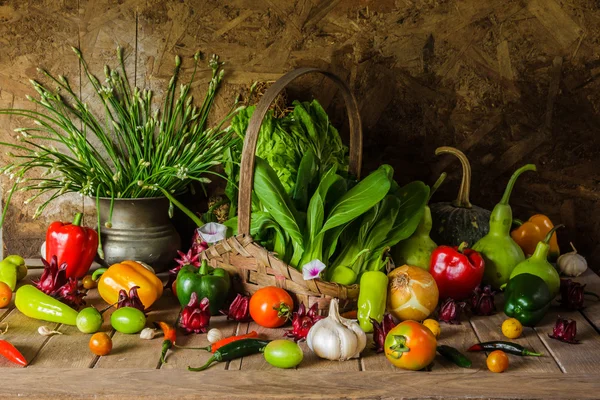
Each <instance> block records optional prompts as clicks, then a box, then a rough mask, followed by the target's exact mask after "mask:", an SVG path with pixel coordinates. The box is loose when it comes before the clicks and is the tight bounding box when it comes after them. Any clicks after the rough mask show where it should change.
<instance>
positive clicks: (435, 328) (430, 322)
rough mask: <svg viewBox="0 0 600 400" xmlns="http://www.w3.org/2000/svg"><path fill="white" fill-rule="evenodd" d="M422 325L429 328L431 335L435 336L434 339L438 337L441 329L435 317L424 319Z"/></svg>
mask: <svg viewBox="0 0 600 400" xmlns="http://www.w3.org/2000/svg"><path fill="white" fill-rule="evenodd" d="M423 325H425V326H426V327H427V328H429V330H430V331H431V333H433V336H435V337H436V339H437V338H439V337H440V334H441V333H442V329H441V328H440V323H439V322H437V321H436V320H435V319H431V318H430V319H426V320H425V321H423Z"/></svg>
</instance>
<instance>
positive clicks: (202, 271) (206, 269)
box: [198, 260, 210, 275]
mask: <svg viewBox="0 0 600 400" xmlns="http://www.w3.org/2000/svg"><path fill="white" fill-rule="evenodd" d="M209 268H210V267H209V266H208V262H207V261H206V260H202V264H200V268H199V269H198V274H199V275H208V274H209V273H210V269H209Z"/></svg>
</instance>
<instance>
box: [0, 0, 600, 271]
mask: <svg viewBox="0 0 600 400" xmlns="http://www.w3.org/2000/svg"><path fill="white" fill-rule="evenodd" d="M599 31H600V2H598V1H597V0H396V1H394V0H376V1H375V0H373V1H366V0H360V1H358V0H357V1H343V0H332V1H317V0H294V1H292V0H233V1H216V0H209V1H183V0H182V1H155V0H148V1H140V0H120V1H107V0H96V1H86V0H79V1H75V0H63V1H51V0H45V1H44V0H22V1H16V0H8V1H0V107H12V106H15V107H30V104H29V103H28V102H27V101H26V100H25V95H27V94H30V95H34V94H35V93H34V91H33V89H32V88H31V87H30V85H29V82H28V79H29V78H36V79H39V78H40V76H39V74H38V73H37V72H36V67H37V66H43V67H44V68H46V69H48V70H50V71H52V72H54V73H61V74H64V75H66V76H68V77H69V78H70V80H71V82H72V83H73V84H74V86H76V87H81V89H80V90H81V94H82V95H83V96H84V97H87V96H90V95H91V91H90V88H89V87H88V86H87V85H86V82H85V80H81V79H80V78H81V71H80V68H79V65H78V62H77V59H76V57H75V55H74V54H73V53H72V52H71V49H70V46H77V47H80V48H81V50H82V52H83V53H84V56H85V57H86V59H87V60H88V62H89V63H90V65H91V67H92V69H93V70H94V71H95V72H96V73H97V74H98V75H102V67H103V65H104V64H105V63H108V64H109V65H115V64H116V63H115V61H116V60H115V53H114V50H115V47H116V45H117V44H118V45H120V46H121V47H123V48H124V49H125V52H126V56H127V61H126V62H127V65H128V68H129V72H130V76H131V77H133V79H134V80H135V83H136V84H137V86H139V87H149V88H152V89H154V90H155V91H156V93H157V94H158V95H160V93H162V90H163V88H164V87H165V86H166V84H167V81H168V79H169V78H170V74H171V71H172V67H173V57H174V56H175V54H179V55H181V56H183V57H184V67H190V65H191V62H190V60H191V57H192V55H193V54H194V52H195V51H196V50H198V49H199V50H201V51H202V52H204V53H206V54H207V55H208V54H211V53H217V54H219V55H220V56H221V58H222V60H223V61H225V62H226V63H227V64H226V69H227V76H226V84H225V85H224V90H223V91H222V92H221V95H220V97H219V101H218V102H217V104H216V114H222V113H223V112H224V111H225V109H226V108H227V107H228V106H229V104H231V100H232V99H233V98H234V97H235V95H236V94H237V93H240V92H243V91H244V90H246V89H247V88H248V86H249V85H250V84H251V83H252V82H254V81H273V80H275V79H277V77H279V76H280V75H281V74H282V73H284V72H286V71H288V70H290V69H292V68H294V67H298V66H318V67H322V68H325V69H328V70H331V71H333V72H335V73H337V74H339V75H341V76H342V77H344V78H345V79H346V80H347V81H348V82H349V83H350V85H351V87H352V88H353V90H354V91H355V93H356V95H357V97H358V99H359V103H360V105H361V110H362V117H363V123H364V128H365V134H366V139H365V157H364V160H365V168H366V169H367V170H371V169H373V168H375V167H376V166H377V165H378V164H380V163H384V162H386V163H390V164H391V165H393V166H394V168H395V169H396V179H397V180H399V181H401V182H405V181H409V180H413V179H422V180H425V181H426V182H432V181H433V180H434V179H435V177H436V176H437V175H438V174H439V172H440V171H441V170H443V169H445V170H447V171H448V172H449V173H450V176H449V179H448V180H447V182H446V183H445V184H444V186H443V187H442V190H441V191H440V194H439V196H438V195H436V197H437V199H438V200H440V201H441V200H444V199H451V198H453V197H454V196H455V193H456V190H457V188H458V184H459V179H460V171H459V164H458V162H457V161H455V160H453V159H451V158H450V157H447V158H446V157H444V158H440V159H437V158H436V157H435V156H434V154H433V152H434V150H435V148H436V147H438V146H441V145H452V146H456V147H458V148H460V149H461V150H463V151H464V152H465V153H466V154H467V155H468V156H469V158H470V160H471V163H472V166H473V189H472V195H471V200H472V202H473V203H475V204H477V205H480V206H483V207H486V208H491V207H493V205H494V204H495V202H496V201H497V200H498V199H499V198H500V196H501V193H502V191H503V188H504V185H505V183H506V181H507V180H508V177H509V176H510V174H511V173H512V171H513V170H514V169H516V168H517V167H518V166H520V165H522V164H524V163H528V162H533V163H535V164H537V166H538V171H539V172H538V173H537V174H532V173H529V174H527V175H524V176H523V178H522V179H521V181H520V182H519V184H518V186H517V188H516V189H515V191H514V193H513V199H512V204H513V205H514V210H515V215H516V216H517V217H521V218H527V217H528V216H529V215H531V214H532V213H535V212H542V213H546V214H548V215H550V217H551V218H552V219H553V220H554V221H555V222H558V221H560V222H562V223H565V224H566V225H567V229H566V230H564V231H563V232H561V235H560V242H561V245H562V248H563V249H566V248H567V246H568V242H569V241H571V240H572V241H573V242H574V243H575V244H576V245H577V246H578V248H579V250H580V252H581V253H582V254H584V255H586V256H588V257H589V258H590V259H592V260H593V261H594V262H595V263H596V265H597V264H598V263H600V187H599V182H600V162H599V161H598V155H599V154H600V136H599V135H600V83H599V81H598V79H597V78H598V77H599V76H600V43H599V42H600V33H599ZM186 61H187V63H186ZM185 70H186V69H185V68H184V71H185ZM187 72H189V68H188V69H187ZM208 76H209V71H208V69H204V70H202V71H201V73H200V74H199V75H197V79H196V82H195V84H196V85H197V86H198V88H199V89H200V88H201V89H202V91H200V90H199V91H198V93H199V94H200V93H203V90H204V85H205V83H206V82H207V81H208ZM81 82H82V83H83V85H80V83H81ZM294 89H295V90H292V91H291V92H290V95H291V96H296V95H299V94H300V93H302V95H304V96H306V95H307V93H309V94H310V93H313V94H314V95H315V96H316V97H318V98H319V99H320V100H321V101H322V102H323V103H324V105H326V106H328V110H329V112H330V113H331V115H332V116H334V118H335V119H336V121H338V123H339V124H340V125H343V123H344V115H343V112H342V108H341V104H340V99H339V98H336V97H335V90H334V88H333V87H332V86H330V85H329V84H328V83H327V82H324V81H322V80H320V79H319V78H311V79H305V80H302V81H301V82H299V83H298V84H297V85H296V86H295V87H294ZM157 97H158V96H157ZM22 124H23V122H22V121H18V120H16V119H14V118H9V117H6V116H1V117H0V136H1V140H2V141H15V140H16V133H14V132H13V129H14V128H15V127H18V126H22ZM6 160H7V157H6V155H5V154H4V151H3V152H2V159H1V161H2V163H4V162H6ZM1 183H2V188H3V190H4V192H6V190H7V189H8V188H10V182H9V181H8V179H7V177H5V176H3V177H2V181H1ZM24 198H25V197H23V196H21V195H17V196H15V198H14V199H13V202H12V204H11V206H10V208H9V213H8V217H7V218H8V220H7V222H6V224H5V231H4V232H5V233H4V238H5V248H6V250H7V251H8V252H11V253H23V254H25V255H34V254H36V253H37V249H38V246H39V244H40V243H41V238H42V236H43V234H44V230H45V226H46V225H47V223H48V222H49V221H51V220H54V219H58V218H62V219H70V218H71V215H72V213H73V212H74V211H75V210H76V209H81V208H82V207H85V210H86V214H87V216H88V217H92V216H93V214H94V210H93V205H92V204H91V203H89V204H88V203H87V202H85V204H84V201H83V200H82V199H81V198H80V197H79V196H76V195H75V196H65V197H64V200H61V201H58V202H56V203H55V204H54V205H53V206H51V207H50V208H48V209H47V211H46V212H45V213H44V214H43V215H42V216H41V217H40V218H38V219H37V220H35V221H34V220H32V218H31V217H32V216H33V214H34V211H35V208H36V207H37V205H39V203H38V204H30V205H27V206H24V205H23V200H24ZM92 221H93V220H91V219H88V223H89V224H93V222H92Z"/></svg>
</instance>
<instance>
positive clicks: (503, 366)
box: [486, 350, 508, 372]
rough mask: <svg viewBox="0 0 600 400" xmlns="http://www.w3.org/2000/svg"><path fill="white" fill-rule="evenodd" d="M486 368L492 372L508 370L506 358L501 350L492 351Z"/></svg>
mask: <svg viewBox="0 0 600 400" xmlns="http://www.w3.org/2000/svg"><path fill="white" fill-rule="evenodd" d="M486 363H487V367H488V369H489V370H490V371H492V372H504V371H506V370H507V369H508V356H507V355H506V353H505V352H503V351H502V350H494V351H492V352H491V353H490V355H489V356H488V358H487V360H486Z"/></svg>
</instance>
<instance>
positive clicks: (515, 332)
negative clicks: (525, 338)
mask: <svg viewBox="0 0 600 400" xmlns="http://www.w3.org/2000/svg"><path fill="white" fill-rule="evenodd" d="M502 333H503V334H504V336H506V337H507V338H509V339H516V338H518V337H519V336H521V333H523V325H521V323H520V322H519V320H517V319H515V318H509V319H507V320H505V321H504V322H503V323H502Z"/></svg>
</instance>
